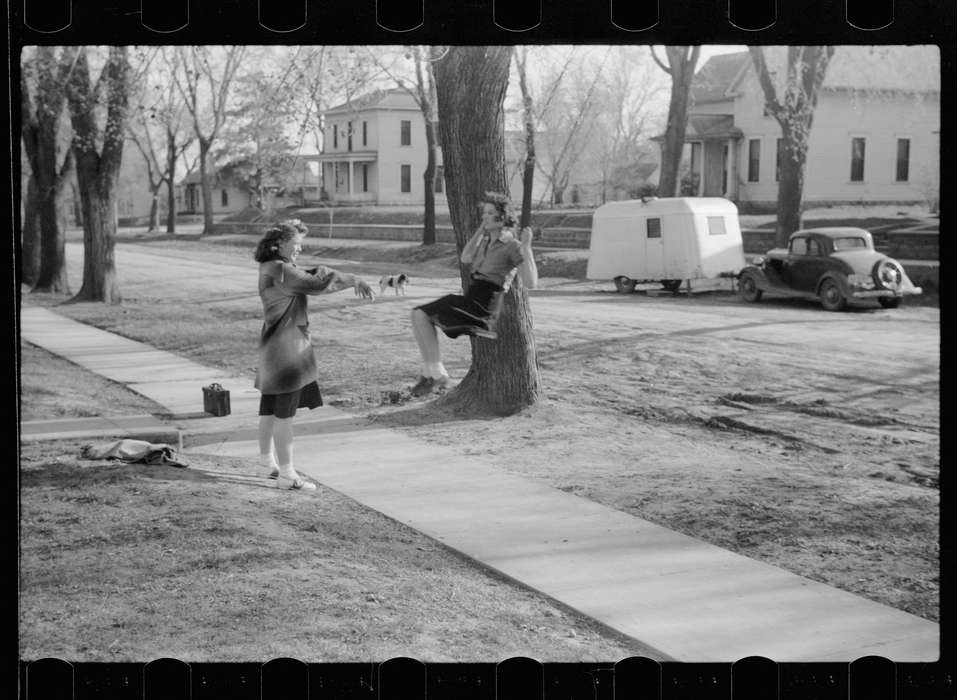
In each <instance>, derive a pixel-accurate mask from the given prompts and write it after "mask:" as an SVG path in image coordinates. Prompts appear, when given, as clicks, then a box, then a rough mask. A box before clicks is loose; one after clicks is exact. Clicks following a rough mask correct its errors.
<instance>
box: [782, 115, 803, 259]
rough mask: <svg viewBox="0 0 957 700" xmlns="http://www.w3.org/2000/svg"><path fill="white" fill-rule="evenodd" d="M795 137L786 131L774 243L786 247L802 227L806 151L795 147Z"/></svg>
mask: <svg viewBox="0 0 957 700" xmlns="http://www.w3.org/2000/svg"><path fill="white" fill-rule="evenodd" d="M794 141H795V140H794V138H793V137H792V136H790V135H789V134H787V132H785V134H784V152H783V153H782V154H781V178H780V180H779V181H778V211H777V223H776V225H775V231H774V245H775V247H778V248H786V247H787V245H788V238H790V237H791V234H792V233H794V232H795V231H797V230H798V229H799V228H801V217H802V214H803V202H804V161H805V156H806V153H805V152H804V150H803V149H801V148H795V143H794Z"/></svg>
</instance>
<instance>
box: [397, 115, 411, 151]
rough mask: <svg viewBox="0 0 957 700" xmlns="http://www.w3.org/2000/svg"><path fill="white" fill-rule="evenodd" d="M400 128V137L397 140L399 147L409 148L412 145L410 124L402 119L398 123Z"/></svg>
mask: <svg viewBox="0 0 957 700" xmlns="http://www.w3.org/2000/svg"><path fill="white" fill-rule="evenodd" d="M399 124H400V126H401V135H400V140H399V145H400V146H411V145H412V122H410V121H408V120H407V119H403V120H402V121H401V122H399Z"/></svg>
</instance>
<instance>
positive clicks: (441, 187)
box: [435, 165, 445, 194]
mask: <svg viewBox="0 0 957 700" xmlns="http://www.w3.org/2000/svg"><path fill="white" fill-rule="evenodd" d="M444 191H445V168H444V167H443V166H441V165H436V166H435V192H436V194H442V193H443V192H444Z"/></svg>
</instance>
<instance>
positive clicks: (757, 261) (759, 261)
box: [751, 255, 765, 265]
mask: <svg viewBox="0 0 957 700" xmlns="http://www.w3.org/2000/svg"><path fill="white" fill-rule="evenodd" d="M764 262H765V257H764V256H763V255H755V256H754V257H753V258H751V264H752V265H763V264H764Z"/></svg>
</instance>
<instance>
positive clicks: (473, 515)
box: [21, 308, 939, 662]
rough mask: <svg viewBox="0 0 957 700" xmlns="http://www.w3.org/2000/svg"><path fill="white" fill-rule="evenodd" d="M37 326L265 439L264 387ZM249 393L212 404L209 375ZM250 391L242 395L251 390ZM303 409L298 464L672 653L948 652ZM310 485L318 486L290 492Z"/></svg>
mask: <svg viewBox="0 0 957 700" xmlns="http://www.w3.org/2000/svg"><path fill="white" fill-rule="evenodd" d="M21 325H22V337H23V339H24V340H26V341H29V342H31V343H35V344H37V345H41V346H42V347H44V348H45V349H47V350H50V351H52V352H54V353H56V354H59V355H61V356H63V357H66V358H67V359H70V360H71V361H74V362H76V363H77V364H81V365H82V366H84V367H86V368H88V369H91V370H92V371H95V372H97V373H99V374H102V375H104V376H108V377H110V378H113V379H116V380H117V381H121V382H123V383H126V384H127V385H129V386H130V388H132V389H134V390H135V391H137V392H139V393H141V394H143V395H145V396H148V397H149V398H151V399H153V400H154V401H156V402H157V403H159V404H161V405H163V406H166V407H167V410H168V412H169V415H170V416H178V417H179V418H180V420H181V421H184V420H185V421H186V422H185V423H183V425H184V426H185V428H184V430H185V432H184V435H183V442H184V445H185V447H186V449H187V450H193V451H195V452H203V453H207V454H222V455H226V454H228V455H235V456H245V457H249V458H250V460H251V462H252V460H254V459H255V456H256V454H257V452H258V449H257V444H256V441H255V421H256V406H255V402H256V401H257V400H258V395H257V394H256V392H255V391H254V390H252V389H251V387H250V388H249V390H247V389H246V387H248V385H249V384H250V381H249V379H248V378H236V377H224V376H220V375H218V374H217V373H216V372H214V371H213V370H210V369H208V368H204V367H202V366H201V365H198V364H196V363H193V362H190V361H187V360H184V359H182V358H177V357H176V356H173V355H171V354H170V353H164V352H161V351H158V350H155V349H153V348H151V347H149V346H147V345H144V344H142V343H135V342H134V341H130V340H126V339H122V338H118V337H117V336H115V335H113V334H110V333H107V332H105V331H100V330H98V329H94V328H90V327H88V326H84V325H83V324H80V323H76V322H74V321H71V320H68V319H65V318H62V317H60V316H58V315H56V314H54V313H53V312H51V311H49V310H46V309H41V308H24V309H23V310H22V314H21ZM211 381H219V382H220V383H221V384H223V386H225V387H226V388H229V389H230V390H231V391H232V392H236V393H234V395H233V396H234V398H233V401H232V405H233V415H232V416H229V417H227V418H200V417H199V412H201V410H202V396H201V387H202V386H203V385H204V384H208V383H209V382H211ZM237 399H238V400H237ZM308 416H309V417H308V418H307V416H306V415H304V416H302V418H301V419H297V438H296V455H297V461H296V467H297V469H299V470H300V471H301V472H303V473H305V474H307V475H309V476H310V477H312V478H314V479H316V480H317V481H319V482H320V483H322V484H324V485H326V486H329V487H330V488H333V489H335V490H336V491H339V492H340V493H343V494H345V495H347V496H349V497H351V498H354V499H355V500H357V501H358V502H360V503H362V504H365V505H367V506H369V507H371V508H374V509H376V510H378V511H380V512H382V513H384V514H385V515H387V516H389V517H391V518H393V519H395V520H398V521H399V522H402V523H404V524H406V525H408V526H410V527H413V528H415V529H417V530H419V531H421V532H423V533H425V534H427V535H429V536H430V537H433V538H435V539H436V540H438V541H440V542H443V543H444V544H446V545H447V546H449V547H451V548H453V549H455V550H457V551H459V552H461V553H462V554H464V555H465V556H467V557H470V558H472V559H473V560H475V561H476V562H477V563H479V564H480V565H482V566H486V567H489V568H492V569H495V570H497V571H499V572H501V573H502V574H504V575H506V576H508V577H510V578H512V579H514V580H516V581H518V582H520V583H522V584H524V585H526V586H529V587H531V588H533V589H535V590H538V591H539V592H541V593H543V594H545V595H547V596H550V597H552V598H554V599H556V600H558V601H560V602H562V603H564V604H566V605H568V606H570V607H572V608H574V609H576V610H578V611H580V612H582V613H584V614H586V615H588V616H590V617H593V618H595V619H597V620H599V621H601V622H602V623H604V624H606V625H608V626H609V627H612V628H614V629H616V630H618V631H620V632H622V633H624V634H627V635H629V636H631V637H633V638H635V639H637V640H639V641H640V642H642V643H644V644H645V645H646V646H647V647H650V648H652V649H654V650H656V651H657V652H658V653H660V654H661V656H663V657H665V658H670V659H676V660H681V661H697V662H728V661H736V660H738V659H741V658H743V657H746V656H750V655H761V656H766V657H769V658H771V659H773V660H775V661H780V662H785V661H852V660H854V659H858V658H860V657H863V656H869V655H879V656H884V657H887V658H889V659H891V660H893V661H901V662H904V661H934V660H936V659H937V658H938V656H939V627H938V625H937V624H935V623H933V622H930V621H927V620H924V619H922V618H919V617H916V616H914V615H910V614H908V613H904V612H901V611H899V610H895V609H893V608H890V607H887V606H884V605H880V604H878V603H874V602H872V601H869V600H866V599H864V598H861V597H859V596H855V595H853V594H851V593H847V592H844V591H840V590H838V589H835V588H832V587H830V586H826V585H823V584H820V583H816V582H814V581H811V580H809V579H805V578H802V577H800V576H796V575H794V574H792V573H789V572H787V571H784V570H782V569H779V568H776V567H773V566H769V565H767V564H763V563H760V562H757V561H755V560H753V559H748V558H746V557H742V556H740V555H737V554H734V553H732V552H729V551H727V550H724V549H721V548H719V547H715V546H713V545H710V544H708V543H706V542H703V541H701V540H697V539H695V538H692V537H688V536H686V535H682V534H679V533H676V532H673V531H671V530H668V529H666V528H663V527H660V526H658V525H655V524H653V523H650V522H647V521H645V520H642V519H640V518H636V517H633V516H631V515H628V514H626V513H623V512H621V511H617V510H613V509H611V508H607V507H605V506H602V505H599V504H597V503H594V502H592V501H589V500H587V499H584V498H580V497H578V496H574V495H571V494H568V493H565V492H563V491H560V490H558V489H554V488H551V487H549V486H546V485H543V484H541V483H539V482H536V481H532V480H530V479H525V478H521V477H518V476H514V475H512V474H509V473H507V472H506V471H504V470H503V469H499V468H497V467H496V466H495V465H489V464H487V463H486V462H484V461H482V460H479V459H475V458H470V457H465V456H462V455H461V454H460V453H459V452H458V451H456V450H455V448H454V446H450V447H437V446H434V445H431V444H427V443H425V442H423V441H420V440H415V439H413V438H410V437H408V436H406V435H404V434H403V433H400V432H398V431H394V430H387V429H381V428H377V427H374V426H370V424H369V423H368V421H365V420H364V419H361V418H355V417H352V416H349V415H346V414H344V413H342V412H341V411H337V410H336V409H333V408H329V407H323V408H321V409H317V410H316V411H314V412H310V413H309V414H308ZM290 497H296V498H304V499H308V498H309V496H306V495H300V494H290Z"/></svg>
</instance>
